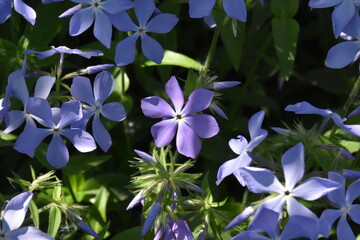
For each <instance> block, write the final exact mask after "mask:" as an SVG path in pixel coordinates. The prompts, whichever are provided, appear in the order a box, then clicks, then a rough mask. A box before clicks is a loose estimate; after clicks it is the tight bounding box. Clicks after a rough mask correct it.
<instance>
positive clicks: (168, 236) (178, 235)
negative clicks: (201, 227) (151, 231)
mask: <svg viewBox="0 0 360 240" xmlns="http://www.w3.org/2000/svg"><path fill="white" fill-rule="evenodd" d="M162 236H164V238H163V240H192V239H194V236H193V234H192V232H191V230H190V228H189V226H188V224H187V223H186V221H185V220H183V219H177V220H176V221H175V222H174V221H172V220H170V221H169V223H168V224H167V225H166V226H163V227H162V228H161V229H160V230H159V231H158V232H157V233H156V235H155V237H154V240H160V239H161V237H162Z"/></svg>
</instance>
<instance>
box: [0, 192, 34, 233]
mask: <svg viewBox="0 0 360 240" xmlns="http://www.w3.org/2000/svg"><path fill="white" fill-rule="evenodd" d="M32 197H33V194H32V193H30V192H23V193H20V194H19V195H17V196H15V197H13V198H12V199H11V200H10V201H9V202H8V204H7V205H6V207H5V210H4V215H3V219H2V220H3V221H2V233H8V232H10V231H13V230H15V229H18V228H19V227H20V226H21V224H22V223H23V221H24V219H25V215H26V212H27V210H28V207H29V204H30V202H31V199H32Z"/></svg>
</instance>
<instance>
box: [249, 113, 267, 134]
mask: <svg viewBox="0 0 360 240" xmlns="http://www.w3.org/2000/svg"><path fill="white" fill-rule="evenodd" d="M264 117H265V111H264V110H261V111H259V112H257V113H255V114H254V115H253V116H252V117H251V118H250V120H249V123H248V129H249V133H250V138H251V139H254V138H256V137H257V136H259V134H260V130H261V124H262V123H263V121H264Z"/></svg>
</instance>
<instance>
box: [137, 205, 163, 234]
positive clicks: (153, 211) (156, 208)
mask: <svg viewBox="0 0 360 240" xmlns="http://www.w3.org/2000/svg"><path fill="white" fill-rule="evenodd" d="M160 211H161V205H160V203H158V202H154V203H153V204H152V205H151V208H150V211H149V214H148V215H147V216H146V220H145V222H144V226H143V228H142V231H141V236H145V234H146V233H147V232H148V231H149V230H150V228H151V226H152V225H153V224H154V222H155V219H156V218H157V216H158V215H159V213H160Z"/></svg>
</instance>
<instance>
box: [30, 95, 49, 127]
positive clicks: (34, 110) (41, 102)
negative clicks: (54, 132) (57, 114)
mask: <svg viewBox="0 0 360 240" xmlns="http://www.w3.org/2000/svg"><path fill="white" fill-rule="evenodd" d="M26 111H27V112H28V113H30V114H32V115H34V116H35V117H38V118H40V119H41V120H42V121H41V122H40V123H41V124H43V125H44V126H46V127H49V128H52V127H55V123H54V119H53V116H52V111H51V108H50V105H49V103H48V102H47V101H46V100H45V99H42V98H29V100H28V102H27V104H26Z"/></svg>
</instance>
